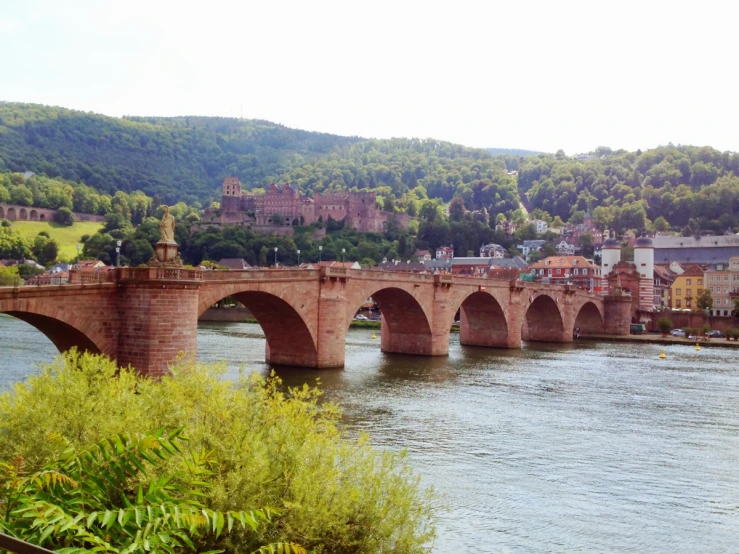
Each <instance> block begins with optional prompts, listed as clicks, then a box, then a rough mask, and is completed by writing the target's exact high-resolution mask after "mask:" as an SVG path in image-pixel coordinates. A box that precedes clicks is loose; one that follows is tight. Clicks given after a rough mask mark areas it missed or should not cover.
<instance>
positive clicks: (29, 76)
mask: <svg viewBox="0 0 739 554" xmlns="http://www.w3.org/2000/svg"><path fill="white" fill-rule="evenodd" d="M737 16H739V3H737V2H732V1H730V0H724V1H722V2H713V1H706V0H703V1H701V2H680V1H674V0H673V1H671V2H661V1H659V2H658V1H649V0H641V1H639V2H624V1H622V2H594V1H589V2H567V1H559V2H557V1H551V0H550V1H544V2H534V1H521V0H509V1H507V2H497V1H487V2H485V1H479V2H468V1H465V0H454V1H448V2H438V0H437V1H436V2H434V1H433V0H426V1H423V2H422V1H419V2H415V1H413V2H411V1H403V0H395V1H389V2H385V1H376V0H375V1H371V2H370V1H366V0H365V1H361V2H360V1H356V0H355V1H352V0H343V1H339V2H324V1H320V0H312V1H306V0H303V1H298V2H279V1H270V0H257V1H251V0H241V1H234V2H219V1H208V2H204V1H202V0H201V1H199V2H187V1H180V2H164V1H160V0H147V1H138V0H135V1H132V0H127V1H125V2H104V1H89V2H83V1H75V0H64V1H59V0H53V1H34V0H18V1H15V0H4V1H2V3H1V4H0V67H1V69H0V99H2V100H10V101H25V102H37V103H43V104H52V105H59V106H64V107H68V108H75V109H80V110H86V111H94V112H98V113H103V114H107V115H112V116H121V115H163V116H173V115H186V114H188V115H193V114H197V115H220V116H239V115H240V114H242V113H243V116H244V117H249V118H260V119H268V120H271V121H275V122H278V123H282V124H284V125H287V126H290V127H296V128H301V129H308V130H315V131H325V132H330V133H337V134H343V135H360V136H365V137H379V138H386V137H399V136H406V137H424V138H426V137H433V138H438V139H443V140H449V141H453V142H459V143H462V144H466V145H469V146H479V147H486V146H490V147H506V148H527V149H532V150H544V151H551V152H553V151H556V150H557V149H559V148H562V149H564V150H565V151H566V152H567V153H568V154H573V153H577V152H585V151H589V150H591V149H593V148H595V147H597V146H599V145H605V146H611V147H612V148H627V149H637V148H642V149H644V148H649V147H653V146H656V145H658V144H666V143H668V142H673V143H675V144H678V143H682V144H697V145H704V144H708V145H711V146H714V147H716V148H719V149H721V150H735V151H737V150H739V94H738V90H737V89H738V85H739V57H738V56H737V54H739V39H738V38H737V28H738V27H737V25H738V21H739V18H738V17H737Z"/></svg>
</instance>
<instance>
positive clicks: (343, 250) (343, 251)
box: [341, 248, 346, 264]
mask: <svg viewBox="0 0 739 554" xmlns="http://www.w3.org/2000/svg"><path fill="white" fill-rule="evenodd" d="M345 252H346V248H342V249H341V263H342V264H343V263H344V253H345Z"/></svg>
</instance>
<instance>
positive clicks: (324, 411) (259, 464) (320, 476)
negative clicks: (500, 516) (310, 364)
mask: <svg viewBox="0 0 739 554" xmlns="http://www.w3.org/2000/svg"><path fill="white" fill-rule="evenodd" d="M224 371H225V367H222V366H189V367H186V366H183V367H179V368H176V369H175V374H174V375H173V376H172V377H167V378H164V379H162V380H161V381H160V382H153V381H151V380H149V379H146V378H142V377H139V376H138V375H136V374H135V373H133V372H132V371H129V370H125V369H123V370H119V369H118V368H117V367H116V366H115V364H114V363H113V362H111V361H109V360H107V359H105V358H103V357H100V356H92V355H83V356H80V355H77V354H76V353H71V354H68V355H67V356H65V357H60V358H58V359H57V361H56V362H55V363H54V364H52V365H51V366H49V367H46V368H45V369H43V371H42V372H41V374H40V375H38V376H34V377H31V378H29V380H28V381H27V382H26V383H23V384H19V385H16V386H15V387H14V388H13V390H12V391H11V392H9V393H5V394H3V395H2V396H0V460H4V461H6V462H7V461H10V460H13V459H15V458H17V457H21V458H22V459H24V460H25V463H26V467H27V471H31V472H33V471H38V470H39V469H41V468H42V467H43V466H44V465H46V464H48V463H50V462H51V461H52V460H54V458H55V456H56V446H55V445H54V443H53V441H50V440H49V437H50V436H61V437H64V438H65V439H66V440H67V441H69V444H70V446H71V447H72V448H75V449H77V450H82V449H85V448H89V447H91V446H92V445H94V444H96V443H98V442H99V441H101V440H103V439H105V438H107V437H111V436H116V435H119V434H121V433H140V434H146V433H147V432H149V431H150V430H151V429H160V428H161V429H176V428H179V427H182V426H184V427H185V428H186V430H187V435H188V438H189V441H188V442H187V443H186V444H185V445H184V446H182V447H181V448H182V457H184V458H192V457H194V456H195V457H197V456H202V453H203V452H207V453H208V456H209V459H210V460H212V467H210V471H211V473H210V474H209V475H207V476H205V477H203V479H202V480H203V482H205V483H207V486H208V498H207V499H203V504H205V505H206V506H207V508H208V509H212V510H218V511H222V512H228V511H239V510H245V509H251V508H252V507H271V508H274V509H276V511H277V512H278V513H279V515H278V516H275V517H274V518H273V520H272V525H269V526H262V527H260V528H259V529H258V530H257V531H256V532H251V530H249V531H250V532H247V531H245V530H237V529H234V531H233V532H232V533H231V534H230V535H229V536H227V537H225V538H221V539H220V542H218V544H217V545H215V546H216V547H218V548H224V549H225V550H226V551H228V552H239V553H241V552H250V551H252V550H254V549H256V548H258V547H259V546H260V545H263V544H266V543H274V542H289V541H295V542H296V543H299V544H301V545H303V546H304V547H306V548H308V549H309V550H311V551H313V552H316V553H338V554H342V553H374V552H378V553H379V552H393V553H415V552H425V551H427V549H428V544H429V542H430V541H431V540H432V538H433V529H432V525H431V517H432V501H433V498H432V496H431V492H430V491H428V490H423V489H422V488H421V487H420V484H419V481H418V478H417V477H416V476H414V475H413V474H412V473H411V471H410V469H409V468H408V466H407V464H406V463H405V461H404V459H403V456H402V455H398V454H393V453H388V452H377V451H375V450H373V449H372V448H371V447H370V445H369V443H368V441H367V438H366V437H360V438H359V439H357V440H348V439H347V438H345V437H343V436H342V434H341V432H340V430H339V428H338V427H337V418H338V416H339V411H338V410H337V408H336V407H335V406H333V405H331V404H319V403H318V399H319V391H317V390H316V389H315V388H311V387H308V386H304V387H303V388H299V389H290V390H289V391H287V392H283V391H282V390H281V383H280V382H279V380H277V379H274V378H273V379H269V380H265V379H263V378H260V377H258V376H249V377H246V376H242V378H241V379H240V380H239V381H238V382H237V383H232V382H229V381H224V380H223V379H222V377H223V373H224ZM178 463H181V458H180V457H179V456H176V457H173V458H172V459H170V460H168V461H167V462H166V463H164V464H163V465H162V466H161V467H159V468H157V471H158V472H160V474H161V475H164V474H165V473H166V472H167V471H173V470H176V466H175V465H172V464H178ZM212 546H213V545H210V544H209V545H208V547H212Z"/></svg>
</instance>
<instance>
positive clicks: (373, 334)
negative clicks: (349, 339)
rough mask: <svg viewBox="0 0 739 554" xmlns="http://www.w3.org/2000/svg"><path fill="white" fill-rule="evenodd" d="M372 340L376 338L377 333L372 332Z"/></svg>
mask: <svg viewBox="0 0 739 554" xmlns="http://www.w3.org/2000/svg"><path fill="white" fill-rule="evenodd" d="M372 338H373V339H376V338H377V333H375V332H374V331H372Z"/></svg>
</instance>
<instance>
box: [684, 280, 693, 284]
mask: <svg viewBox="0 0 739 554" xmlns="http://www.w3.org/2000/svg"><path fill="white" fill-rule="evenodd" d="M685 284H686V285H692V284H693V280H692V279H686V282H685Z"/></svg>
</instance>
